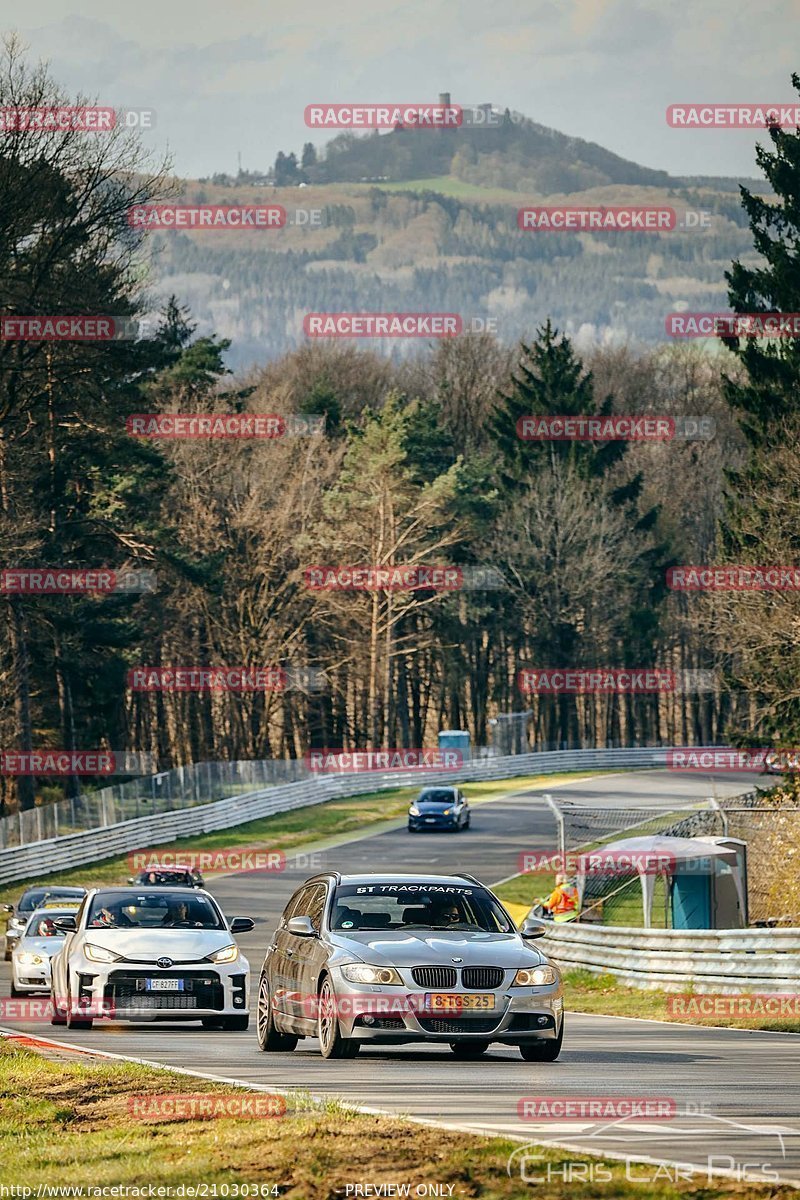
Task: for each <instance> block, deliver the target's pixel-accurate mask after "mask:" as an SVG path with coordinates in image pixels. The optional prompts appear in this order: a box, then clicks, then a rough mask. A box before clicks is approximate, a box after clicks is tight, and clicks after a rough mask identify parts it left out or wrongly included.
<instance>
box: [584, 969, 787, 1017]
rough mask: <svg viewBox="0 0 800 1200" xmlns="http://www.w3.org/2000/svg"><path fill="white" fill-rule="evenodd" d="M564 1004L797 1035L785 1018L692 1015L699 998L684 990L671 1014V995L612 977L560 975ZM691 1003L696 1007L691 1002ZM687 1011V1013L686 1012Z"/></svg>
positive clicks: (617, 1013)
mask: <svg viewBox="0 0 800 1200" xmlns="http://www.w3.org/2000/svg"><path fill="white" fill-rule="evenodd" d="M564 986H565V1003H566V1007H567V1008H568V1009H569V1010H570V1012H582V1013H598V1014H600V1015H602V1016H607V1017H649V1018H650V1019H653V1020H657V1021H679V1022H682V1023H685V1024H689V1025H704V1026H706V1027H707V1028H713V1027H716V1028H721V1029H761V1030H766V1031H768V1032H774V1033H800V1021H799V1020H791V1019H789V1018H786V1019H783V1020H779V1019H774V1020H770V1019H769V1018H763V1019H762V1018H754V1019H752V1020H743V1019H739V1018H736V1017H724V1016H709V1017H704V1016H701V1015H698V1014H697V1013H695V1012H692V1008H693V1007H699V1006H700V1004H701V1002H702V1000H703V996H702V995H700V994H699V993H694V994H693V993H691V992H689V990H688V989H687V991H686V992H685V993H681V997H682V998H683V1008H684V1011H683V1012H679V1013H673V1012H672V1011H671V1010H670V1009H669V1008H668V1002H669V1001H670V1000H672V1001H673V1002H674V1001H675V1000H676V999H677V995H676V993H675V992H662V991H657V990H652V991H650V990H647V991H645V990H644V989H642V988H634V987H626V986H625V984H622V983H619V981H618V980H617V979H615V978H614V976H613V975H593V974H592V973H591V972H590V971H581V970H576V971H566V972H565V973H564ZM692 1001H695V1002H696V1004H694V1005H693V1004H692V1003H691V1002H692ZM687 1010H688V1011H687Z"/></svg>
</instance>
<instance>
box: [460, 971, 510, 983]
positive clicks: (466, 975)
mask: <svg viewBox="0 0 800 1200" xmlns="http://www.w3.org/2000/svg"><path fill="white" fill-rule="evenodd" d="M504 974H505V972H504V970H503V968H502V967H464V969H463V971H462V972H461V982H462V984H463V985H464V987H474V988H499V987H500V984H501V983H502V982H503V975H504Z"/></svg>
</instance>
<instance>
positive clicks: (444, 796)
mask: <svg viewBox="0 0 800 1200" xmlns="http://www.w3.org/2000/svg"><path fill="white" fill-rule="evenodd" d="M469 822H470V807H469V801H468V800H467V797H466V796H465V795H464V793H463V792H462V791H460V789H459V788H457V787H428V788H423V790H422V791H421V792H420V794H419V796H418V797H417V799H416V800H414V801H413V802H412V804H411V806H410V807H409V810H408V832H409V833H418V832H419V831H420V830H422V829H445V830H448V831H450V832H451V833H455V832H457V831H458V830H460V829H469Z"/></svg>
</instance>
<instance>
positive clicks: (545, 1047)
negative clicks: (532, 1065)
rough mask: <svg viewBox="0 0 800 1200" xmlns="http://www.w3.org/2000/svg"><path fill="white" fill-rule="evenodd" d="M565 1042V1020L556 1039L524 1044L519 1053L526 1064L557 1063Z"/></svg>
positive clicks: (562, 1019)
mask: <svg viewBox="0 0 800 1200" xmlns="http://www.w3.org/2000/svg"><path fill="white" fill-rule="evenodd" d="M563 1041H564V1018H563V1017H562V1018H561V1028H560V1029H559V1031H558V1037H556V1038H537V1039H536V1041H535V1042H523V1043H522V1045H521V1046H520V1048H519V1052H520V1054H521V1055H522V1057H523V1058H524V1059H525V1062H555V1061H556V1059H557V1058H558V1056H559V1054H560V1053H561V1045H562V1043H563Z"/></svg>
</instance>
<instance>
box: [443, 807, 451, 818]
mask: <svg viewBox="0 0 800 1200" xmlns="http://www.w3.org/2000/svg"><path fill="white" fill-rule="evenodd" d="M452 812H453V810H452V808H446V809H445V810H444V813H443V814H442V815H443V816H445V817H449V816H451V815H452Z"/></svg>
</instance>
